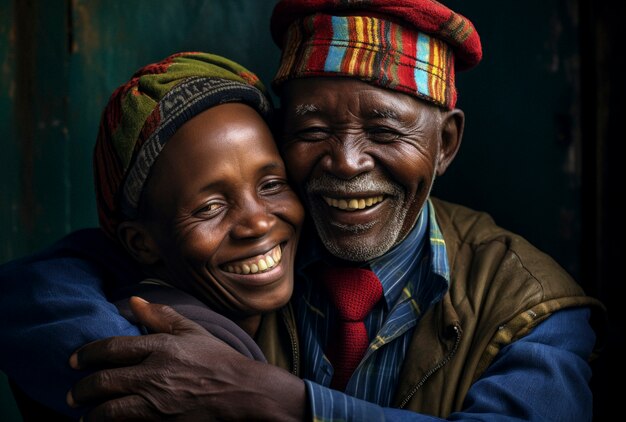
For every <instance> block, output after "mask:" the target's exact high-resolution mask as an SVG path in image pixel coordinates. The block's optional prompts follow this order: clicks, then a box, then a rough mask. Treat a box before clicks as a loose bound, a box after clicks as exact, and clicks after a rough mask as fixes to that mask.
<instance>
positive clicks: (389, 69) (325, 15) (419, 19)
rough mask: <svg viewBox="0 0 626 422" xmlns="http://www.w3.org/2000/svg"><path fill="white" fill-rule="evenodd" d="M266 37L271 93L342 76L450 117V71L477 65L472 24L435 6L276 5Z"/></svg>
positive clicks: (287, 1)
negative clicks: (273, 50) (298, 81)
mask: <svg viewBox="0 0 626 422" xmlns="http://www.w3.org/2000/svg"><path fill="white" fill-rule="evenodd" d="M271 30H272V36H273V38H274V41H275V42H276V44H277V45H278V46H279V47H280V48H281V49H282V57H281V62H280V66H279V69H278V72H277V73H276V76H275V77H274V81H273V87H274V88H275V89H276V90H277V91H278V92H279V91H280V87H281V85H282V84H283V83H284V82H286V81H288V80H290V79H294V78H303V77H315V76H348V77H356V78H358V79H361V80H363V81H366V82H369V83H372V84H375V85H378V86H381V87H383V88H388V89H393V90H396V91H400V92H404V93H407V94H411V95H413V96H416V97H418V98H421V99H423V100H426V101H429V102H431V103H434V104H436V105H438V106H441V107H445V108H447V109H452V108H454V106H455V104H456V100H457V92H456V86H455V71H459V70H466V69H470V68H472V67H473V66H475V65H477V64H478V62H480V60H481V58H482V47H481V44H480V38H479V36H478V33H477V32H476V29H475V28H474V26H473V25H472V23H471V22H470V21H469V20H468V19H467V18H465V17H464V16H462V15H460V14H458V13H455V12H453V11H452V10H450V9H449V8H448V7H446V6H444V5H442V4H440V3H438V2H436V1H434V0H281V1H279V2H278V3H277V4H276V6H275V8H274V12H273V14H272V18H271Z"/></svg>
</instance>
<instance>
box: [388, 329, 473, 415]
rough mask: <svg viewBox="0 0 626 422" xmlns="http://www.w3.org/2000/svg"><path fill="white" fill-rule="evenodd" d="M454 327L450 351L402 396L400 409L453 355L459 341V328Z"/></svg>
mask: <svg viewBox="0 0 626 422" xmlns="http://www.w3.org/2000/svg"><path fill="white" fill-rule="evenodd" d="M452 328H453V329H454V332H455V333H456V340H455V341H454V346H453V347H452V350H451V351H450V353H448V354H447V355H446V357H444V358H443V360H442V361H441V362H439V363H438V364H437V365H435V367H434V368H432V369H431V370H430V371H428V372H427V373H426V374H425V375H424V376H423V377H422V379H421V380H420V382H418V383H417V385H416V386H415V387H414V388H413V389H412V390H411V391H410V392H409V394H408V395H407V396H406V397H405V398H404V400H402V403H400V406H399V407H400V409H402V408H404V406H406V405H407V403H408V402H409V400H411V397H413V396H414V395H415V393H417V390H419V389H420V388H421V387H422V385H424V383H425V382H426V380H427V379H428V378H430V376H431V375H432V374H434V373H435V372H437V371H438V370H439V369H441V367H443V366H444V365H445V364H446V363H448V362H449V361H450V359H452V356H454V354H455V353H456V350H457V349H458V347H459V343H460V342H461V331H460V330H459V327H458V326H457V325H454V326H453V327H452Z"/></svg>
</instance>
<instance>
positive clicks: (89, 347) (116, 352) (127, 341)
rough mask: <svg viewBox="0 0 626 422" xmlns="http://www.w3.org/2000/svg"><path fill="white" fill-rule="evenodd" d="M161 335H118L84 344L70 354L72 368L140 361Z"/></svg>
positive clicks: (113, 365)
mask: <svg viewBox="0 0 626 422" xmlns="http://www.w3.org/2000/svg"><path fill="white" fill-rule="evenodd" d="M161 337H162V336H161V335H152V336H138V337H133V336H118V337H109V338H107V339H104V340H97V341H94V342H91V343H89V344H86V345H85V346H83V347H81V348H80V349H78V350H77V351H76V352H74V353H73V354H72V356H70V361H69V363H70V366H71V367H72V368H74V369H87V368H90V367H94V368H95V367H97V368H110V367H115V366H126V365H134V364H136V363H139V362H141V361H142V360H143V359H144V358H145V357H146V356H148V355H149V354H150V352H151V351H152V350H154V349H155V348H156V347H157V345H158V344H159V343H160V342H162V341H163V339H162V338H161Z"/></svg>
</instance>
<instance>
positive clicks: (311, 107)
mask: <svg viewBox="0 0 626 422" xmlns="http://www.w3.org/2000/svg"><path fill="white" fill-rule="evenodd" d="M316 111H320V109H319V107H318V106H316V105H315V104H298V105H296V107H295V113H296V116H304V115H306V114H307V113H315V112H316Z"/></svg>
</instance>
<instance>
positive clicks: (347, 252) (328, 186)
mask: <svg viewBox="0 0 626 422" xmlns="http://www.w3.org/2000/svg"><path fill="white" fill-rule="evenodd" d="M328 191H332V192H338V193H341V194H342V195H345V196H351V195H352V194H354V193H355V192H363V191H374V192H382V193H385V194H387V195H388V196H387V198H386V199H385V201H388V202H390V204H389V203H388V204H387V206H391V207H392V208H393V209H394V212H393V215H392V216H391V218H389V219H388V221H386V222H384V223H381V222H380V221H377V220H374V221H371V222H369V223H366V224H351V225H346V224H339V223H336V222H331V223H329V222H328V221H327V220H326V218H325V216H324V215H323V214H324V212H323V208H324V207H327V205H326V204H325V203H323V201H319V200H315V201H309V202H310V203H311V209H310V213H311V217H312V218H313V221H314V223H315V228H316V230H317V234H318V236H319V237H320V240H321V241H322V243H323V244H324V246H325V247H326V249H328V251H329V252H330V253H332V254H333V255H335V256H336V257H338V258H341V259H343V260H346V261H353V262H366V261H370V260H372V259H374V258H377V257H379V256H381V255H383V254H385V253H386V252H387V251H389V250H390V249H391V248H393V247H394V246H395V245H397V244H398V243H400V242H401V241H402V239H400V232H401V230H402V225H403V224H404V219H405V218H406V215H407V213H408V210H407V209H406V207H405V203H404V201H405V193H404V189H402V187H400V186H399V185H397V184H396V183H393V182H391V181H389V180H384V181H380V180H374V179H373V178H372V177H371V176H370V175H369V174H367V173H366V174H362V175H359V176H357V177H356V178H354V179H350V180H347V181H346V180H341V179H337V178H335V177H332V176H329V175H323V176H321V177H319V178H316V179H313V180H311V181H309V183H308V184H307V187H306V192H307V195H308V196H309V197H311V196H312V195H319V194H321V193H324V192H328ZM375 224H385V230H383V231H381V235H380V236H378V238H377V239H376V242H373V243H374V244H369V245H365V244H362V242H359V241H358V240H356V239H355V241H354V243H353V244H350V245H349V246H347V247H346V246H340V245H338V244H337V243H335V242H334V240H333V236H332V233H334V232H336V231H342V232H348V233H353V234H354V235H355V236H358V235H359V234H361V233H364V232H366V231H367V230H369V229H370V228H372V227H373V226H374V225H375Z"/></svg>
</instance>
